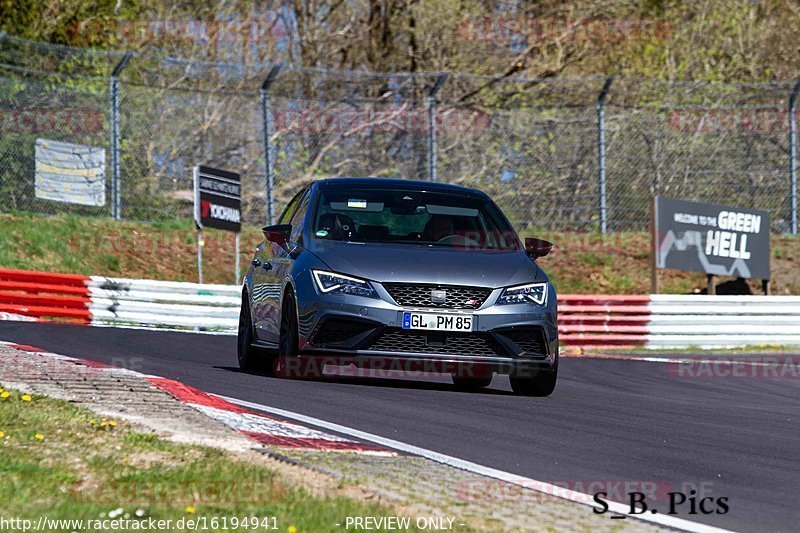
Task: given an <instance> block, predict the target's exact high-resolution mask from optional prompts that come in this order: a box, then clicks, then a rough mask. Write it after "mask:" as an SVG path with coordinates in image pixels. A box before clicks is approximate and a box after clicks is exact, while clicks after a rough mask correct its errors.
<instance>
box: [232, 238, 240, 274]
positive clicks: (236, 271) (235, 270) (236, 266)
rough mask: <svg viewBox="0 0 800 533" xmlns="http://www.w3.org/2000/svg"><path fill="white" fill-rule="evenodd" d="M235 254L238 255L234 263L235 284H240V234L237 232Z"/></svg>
mask: <svg viewBox="0 0 800 533" xmlns="http://www.w3.org/2000/svg"><path fill="white" fill-rule="evenodd" d="M233 253H234V254H236V259H235V260H234V263H233V284H234V285H238V284H239V232H238V231H237V232H236V240H235V244H234V251H233Z"/></svg>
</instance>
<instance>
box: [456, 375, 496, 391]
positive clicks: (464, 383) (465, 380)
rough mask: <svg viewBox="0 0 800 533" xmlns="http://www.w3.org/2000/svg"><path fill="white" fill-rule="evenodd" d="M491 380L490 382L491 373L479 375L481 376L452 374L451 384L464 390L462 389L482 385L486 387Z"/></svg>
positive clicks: (475, 387) (470, 388)
mask: <svg viewBox="0 0 800 533" xmlns="http://www.w3.org/2000/svg"><path fill="white" fill-rule="evenodd" d="M491 382H492V375H491V374H489V375H488V376H481V377H457V376H453V385H455V387H456V388H457V389H458V390H464V391H470V390H478V389H482V388H484V387H488V386H489V384H490V383H491Z"/></svg>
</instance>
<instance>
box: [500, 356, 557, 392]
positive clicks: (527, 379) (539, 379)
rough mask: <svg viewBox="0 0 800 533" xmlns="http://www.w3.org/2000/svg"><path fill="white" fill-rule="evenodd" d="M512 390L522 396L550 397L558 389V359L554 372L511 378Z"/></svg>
mask: <svg viewBox="0 0 800 533" xmlns="http://www.w3.org/2000/svg"><path fill="white" fill-rule="evenodd" d="M509 381H511V390H513V391H514V392H515V393H517V394H519V395H522V396H540V397H541V396H550V395H551V394H553V391H554V390H555V389H556V381H558V357H556V364H555V366H554V367H553V370H551V371H548V372H541V373H538V374H536V375H533V376H520V375H518V374H517V375H515V373H513V372H512V374H511V375H510V376H509Z"/></svg>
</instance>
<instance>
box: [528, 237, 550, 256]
mask: <svg viewBox="0 0 800 533" xmlns="http://www.w3.org/2000/svg"><path fill="white" fill-rule="evenodd" d="M552 249H553V243H552V242H550V241H546V240H544V239H534V238H532V237H527V238H526V239H525V253H526V254H528V255H529V256H531V258H532V259H533V260H534V261H535V260H536V259H538V258H540V257H544V256H546V255H547V254H549V253H550V251H551V250H552Z"/></svg>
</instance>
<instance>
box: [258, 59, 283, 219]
mask: <svg viewBox="0 0 800 533" xmlns="http://www.w3.org/2000/svg"><path fill="white" fill-rule="evenodd" d="M281 68H283V65H275V66H274V67H272V68H271V69H270V71H269V74H267V78H266V79H265V80H264V83H263V84H262V85H261V120H262V122H263V127H264V177H265V180H264V181H265V187H266V202H267V205H266V209H267V224H270V225H272V224H274V223H275V196H274V187H275V176H274V174H273V163H274V162H273V161H272V153H271V150H270V142H269V137H270V135H271V134H272V119H271V117H270V114H269V87H270V85H272V82H273V81H275V78H276V77H278V74H279V73H280V71H281Z"/></svg>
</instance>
